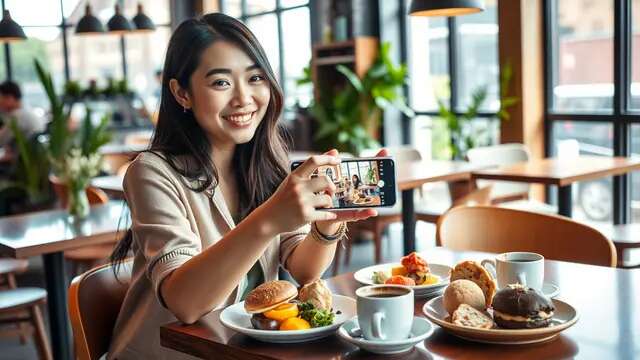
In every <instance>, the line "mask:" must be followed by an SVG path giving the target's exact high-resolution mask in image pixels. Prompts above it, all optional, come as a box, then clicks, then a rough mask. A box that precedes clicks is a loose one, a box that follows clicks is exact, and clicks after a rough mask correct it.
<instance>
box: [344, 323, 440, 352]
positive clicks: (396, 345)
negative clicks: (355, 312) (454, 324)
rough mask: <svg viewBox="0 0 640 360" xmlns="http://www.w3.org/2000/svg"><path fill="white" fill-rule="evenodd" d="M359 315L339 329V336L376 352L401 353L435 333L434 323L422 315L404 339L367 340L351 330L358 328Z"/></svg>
mask: <svg viewBox="0 0 640 360" xmlns="http://www.w3.org/2000/svg"><path fill="white" fill-rule="evenodd" d="M358 327H359V325H358V317H357V316H356V317H354V318H353V319H349V320H347V321H346V322H345V323H344V324H342V326H340V329H339V330H338V336H340V338H342V339H343V340H344V341H346V342H348V343H351V344H353V345H355V346H357V347H359V348H361V349H362V350H367V351H369V352H372V353H376V354H399V353H403V352H405V351H409V350H411V349H413V347H414V346H415V345H416V344H418V343H419V342H421V341H423V340H424V339H426V338H428V337H429V336H430V335H431V334H432V333H433V328H434V326H433V324H431V323H430V322H429V321H428V320H426V319H424V318H421V317H417V316H416V317H414V318H413V326H412V327H411V335H410V336H409V337H408V338H407V339H404V340H394V341H380V340H367V339H365V338H363V337H353V336H351V335H350V333H351V331H352V330H353V329H355V328H358Z"/></svg>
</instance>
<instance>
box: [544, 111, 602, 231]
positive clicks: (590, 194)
mask: <svg viewBox="0 0 640 360" xmlns="http://www.w3.org/2000/svg"><path fill="white" fill-rule="evenodd" d="M552 151H553V156H557V157H560V158H571V157H574V156H577V155H589V156H613V126H612V125H611V124H608V123H599V122H576V121H556V122H554V123H553V139H552ZM573 188H574V189H573V191H574V193H573V217H574V218H576V219H578V220H586V221H589V222H606V223H611V220H612V216H613V187H612V182H611V178H610V177H607V178H602V179H599V180H594V181H587V182H578V183H576V185H574V187H573Z"/></svg>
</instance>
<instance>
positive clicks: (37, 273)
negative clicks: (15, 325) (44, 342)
mask: <svg viewBox="0 0 640 360" xmlns="http://www.w3.org/2000/svg"><path fill="white" fill-rule="evenodd" d="M416 241H417V243H416V245H417V249H418V251H424V250H427V249H428V248H429V247H432V246H435V227H434V226H433V225H430V224H427V223H422V222H418V224H417V239H416ZM401 244H402V225H401V224H393V225H391V226H390V227H389V230H388V236H385V238H384V240H383V251H382V253H383V260H384V261H385V262H392V261H398V260H399V259H400V257H401V256H402V255H403V254H402V250H401V248H400V246H401ZM32 263H33V264H32V265H31V266H30V267H29V271H28V272H27V273H25V274H23V275H21V276H19V277H18V285H19V286H40V287H44V275H43V271H42V263H41V261H39V259H38V261H32ZM373 264H374V253H373V245H372V242H371V241H364V242H360V243H355V244H354V245H353V252H352V258H351V264H350V265H349V266H348V267H345V266H341V272H346V271H354V270H357V269H360V268H362V267H365V266H369V265H373ZM330 276H331V267H329V270H328V271H327V273H326V274H325V277H330ZM43 310H44V311H43V313H44V314H45V321H47V317H48V316H47V311H46V309H43ZM48 329H49V328H48V322H47V330H48ZM37 358H38V357H37V354H36V350H35V345H34V343H33V341H32V340H29V342H27V343H26V344H25V345H21V344H20V341H19V340H18V338H17V337H16V338H7V337H0V359H3V360H30V359H34V360H35V359H37Z"/></svg>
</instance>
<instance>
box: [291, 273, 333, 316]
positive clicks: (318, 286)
mask: <svg viewBox="0 0 640 360" xmlns="http://www.w3.org/2000/svg"><path fill="white" fill-rule="evenodd" d="M298 299H300V301H302V302H310V303H312V304H313V306H315V307H316V309H324V310H331V305H332V304H331V302H332V301H333V294H332V293H331V290H329V288H328V287H327V284H326V283H325V282H324V280H322V279H318V280H316V281H314V282H312V283H309V284H306V285H305V286H303V287H302V289H300V293H299V295H298Z"/></svg>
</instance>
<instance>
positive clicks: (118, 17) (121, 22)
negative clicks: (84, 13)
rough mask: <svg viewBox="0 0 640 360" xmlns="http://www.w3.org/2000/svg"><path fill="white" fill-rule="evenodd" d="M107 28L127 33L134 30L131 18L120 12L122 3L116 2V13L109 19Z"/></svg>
mask: <svg viewBox="0 0 640 360" xmlns="http://www.w3.org/2000/svg"><path fill="white" fill-rule="evenodd" d="M107 29H108V30H109V32H110V33H125V32H129V31H131V30H133V27H132V26H131V23H130V22H129V20H127V18H126V17H124V16H122V14H121V13H120V5H117V4H116V13H115V14H114V15H113V16H112V17H111V19H109V22H108V23H107Z"/></svg>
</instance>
